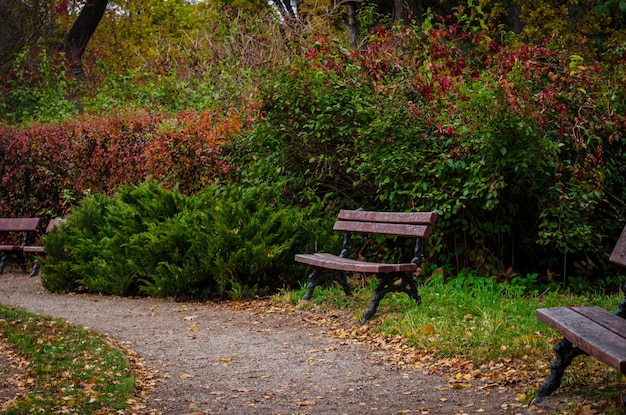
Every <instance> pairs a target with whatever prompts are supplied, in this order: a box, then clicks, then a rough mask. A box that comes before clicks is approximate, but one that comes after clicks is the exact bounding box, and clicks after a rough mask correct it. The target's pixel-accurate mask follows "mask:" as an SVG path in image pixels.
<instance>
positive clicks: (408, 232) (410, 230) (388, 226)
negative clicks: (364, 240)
mask: <svg viewBox="0 0 626 415" xmlns="http://www.w3.org/2000/svg"><path fill="white" fill-rule="evenodd" d="M333 229H334V230H336V231H344V232H365V233H378V234H383V235H398V236H407V237H416V238H422V237H427V236H429V235H430V234H431V232H432V230H431V228H430V226H426V225H410V224H400V223H375V222H355V221H345V220H339V221H337V222H335V225H334V226H333Z"/></svg>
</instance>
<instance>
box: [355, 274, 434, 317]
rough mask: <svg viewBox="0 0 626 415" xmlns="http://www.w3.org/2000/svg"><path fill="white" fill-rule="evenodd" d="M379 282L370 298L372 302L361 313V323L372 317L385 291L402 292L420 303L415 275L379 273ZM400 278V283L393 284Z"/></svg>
mask: <svg viewBox="0 0 626 415" xmlns="http://www.w3.org/2000/svg"><path fill="white" fill-rule="evenodd" d="M378 278H379V280H380V282H379V283H378V284H377V285H376V287H375V288H374V297H373V298H372V303H371V304H370V306H369V308H368V309H367V310H366V311H365V313H364V314H363V318H362V319H361V324H365V322H366V321H367V320H369V319H370V318H372V316H373V315H374V314H375V313H376V310H377V309H378V306H379V305H380V302H381V300H382V299H383V297H385V295H386V294H387V293H390V292H403V293H405V294H407V295H408V296H409V297H411V298H412V299H413V300H415V302H416V303H417V304H421V302H422V297H420V295H419V293H418V292H417V282H416V281H415V277H413V275H412V274H409V273H402V275H398V274H397V273H396V274H384V275H379V277H378ZM398 279H401V281H402V283H401V284H399V285H398V284H395V282H396V281H397V280H398Z"/></svg>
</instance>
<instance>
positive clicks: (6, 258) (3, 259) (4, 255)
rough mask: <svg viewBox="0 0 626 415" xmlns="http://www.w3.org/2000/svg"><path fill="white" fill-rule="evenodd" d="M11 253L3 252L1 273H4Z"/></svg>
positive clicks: (0, 258)
mask: <svg viewBox="0 0 626 415" xmlns="http://www.w3.org/2000/svg"><path fill="white" fill-rule="evenodd" d="M8 257H9V254H7V253H6V252H3V253H2V255H0V274H2V273H3V272H4V266H5V265H6V263H7V260H8Z"/></svg>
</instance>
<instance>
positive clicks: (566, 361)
mask: <svg viewBox="0 0 626 415" xmlns="http://www.w3.org/2000/svg"><path fill="white" fill-rule="evenodd" d="M554 352H555V353H556V359H555V360H554V362H553V363H552V365H551V366H550V377H549V378H548V380H546V381H545V382H544V383H543V385H541V386H540V387H539V391H538V392H537V398H536V399H535V401H534V403H535V404H537V403H539V402H540V401H541V399H542V398H543V397H544V396H549V395H551V394H552V392H554V391H555V390H556V389H557V388H558V387H559V386H560V385H561V379H562V378H563V374H564V373H565V369H567V367H568V366H569V365H570V364H571V363H572V360H574V358H575V357H576V356H580V355H583V354H587V353H585V352H584V351H583V350H582V349H579V348H578V347H576V346H574V345H573V344H572V342H570V341H569V340H567V339H563V340H561V341H560V342H559V343H558V344H557V345H556V346H554Z"/></svg>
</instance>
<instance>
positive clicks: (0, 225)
mask: <svg viewBox="0 0 626 415" xmlns="http://www.w3.org/2000/svg"><path fill="white" fill-rule="evenodd" d="M40 223H41V219H40V218H0V232H31V231H37V230H38V229H39V225H40Z"/></svg>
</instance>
